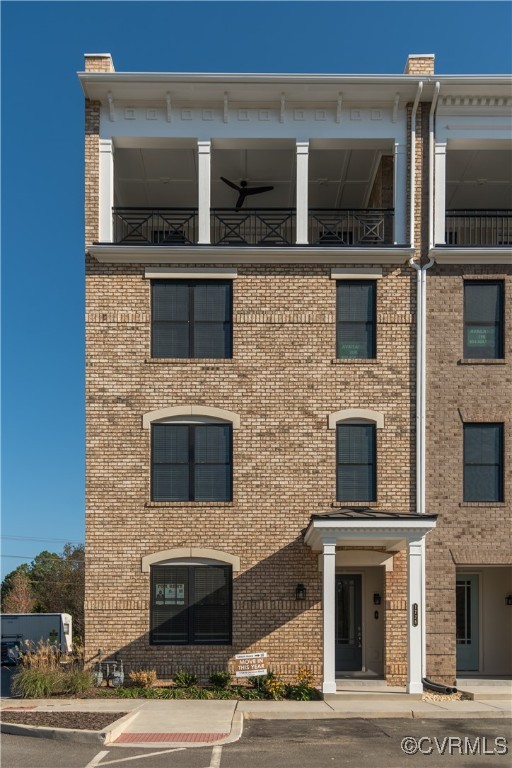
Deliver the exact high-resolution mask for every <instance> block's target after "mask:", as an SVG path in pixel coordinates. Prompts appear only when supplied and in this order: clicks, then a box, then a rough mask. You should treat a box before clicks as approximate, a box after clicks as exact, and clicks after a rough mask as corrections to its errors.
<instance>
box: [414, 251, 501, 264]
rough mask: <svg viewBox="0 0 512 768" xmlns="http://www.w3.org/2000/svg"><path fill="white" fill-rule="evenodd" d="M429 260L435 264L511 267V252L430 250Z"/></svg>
mask: <svg viewBox="0 0 512 768" xmlns="http://www.w3.org/2000/svg"><path fill="white" fill-rule="evenodd" d="M429 256H430V258H432V259H434V260H435V262H436V264H508V265H509V266H512V250H511V248H510V247H506V248H481V249H480V248H450V249H449V250H448V249H447V248H432V249H431V250H430V252H429Z"/></svg>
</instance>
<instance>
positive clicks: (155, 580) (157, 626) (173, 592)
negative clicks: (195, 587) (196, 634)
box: [150, 566, 190, 645]
mask: <svg viewBox="0 0 512 768" xmlns="http://www.w3.org/2000/svg"><path fill="white" fill-rule="evenodd" d="M189 603H190V596H189V568H188V567H187V566H153V567H152V568H151V601H150V604H151V642H152V643H153V644H155V645H184V644H186V643H188V642H189V625H190V616H189V610H190V609H189Z"/></svg>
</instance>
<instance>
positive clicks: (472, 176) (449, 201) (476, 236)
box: [436, 145, 512, 248]
mask: <svg viewBox="0 0 512 768" xmlns="http://www.w3.org/2000/svg"><path fill="white" fill-rule="evenodd" d="M445 204H446V210H445V212H444V233H443V232H441V233H439V232H438V233H436V234H437V235H438V237H437V238H436V242H437V244H439V245H445V246H447V247H450V248H461V247H462V248H467V247H469V248H482V247H483V248H505V247H510V246H512V151H510V150H506V149H500V148H495V149H478V148H475V149H456V148H455V149H451V148H450V145H448V150H447V152H446V203H445ZM440 216H442V211H439V208H438V221H439V218H440ZM443 234H444V241H443V239H442V235H443ZM439 235H441V237H439Z"/></svg>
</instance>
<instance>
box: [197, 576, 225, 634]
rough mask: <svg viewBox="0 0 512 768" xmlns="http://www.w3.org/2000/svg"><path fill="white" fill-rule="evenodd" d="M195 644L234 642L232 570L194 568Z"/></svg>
mask: <svg viewBox="0 0 512 768" xmlns="http://www.w3.org/2000/svg"><path fill="white" fill-rule="evenodd" d="M193 642H194V643H196V644H208V645H214V644H219V643H231V568H230V567H229V566H195V567H194V608H193Z"/></svg>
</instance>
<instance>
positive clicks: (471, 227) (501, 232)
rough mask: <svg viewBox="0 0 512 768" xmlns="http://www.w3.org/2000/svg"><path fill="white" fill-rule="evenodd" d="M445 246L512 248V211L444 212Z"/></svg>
mask: <svg viewBox="0 0 512 768" xmlns="http://www.w3.org/2000/svg"><path fill="white" fill-rule="evenodd" d="M446 245H448V246H452V247H458V246H472V245H473V246H479V245H480V246H491V247H497V248H500V247H506V246H512V210H458V211H446Z"/></svg>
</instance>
